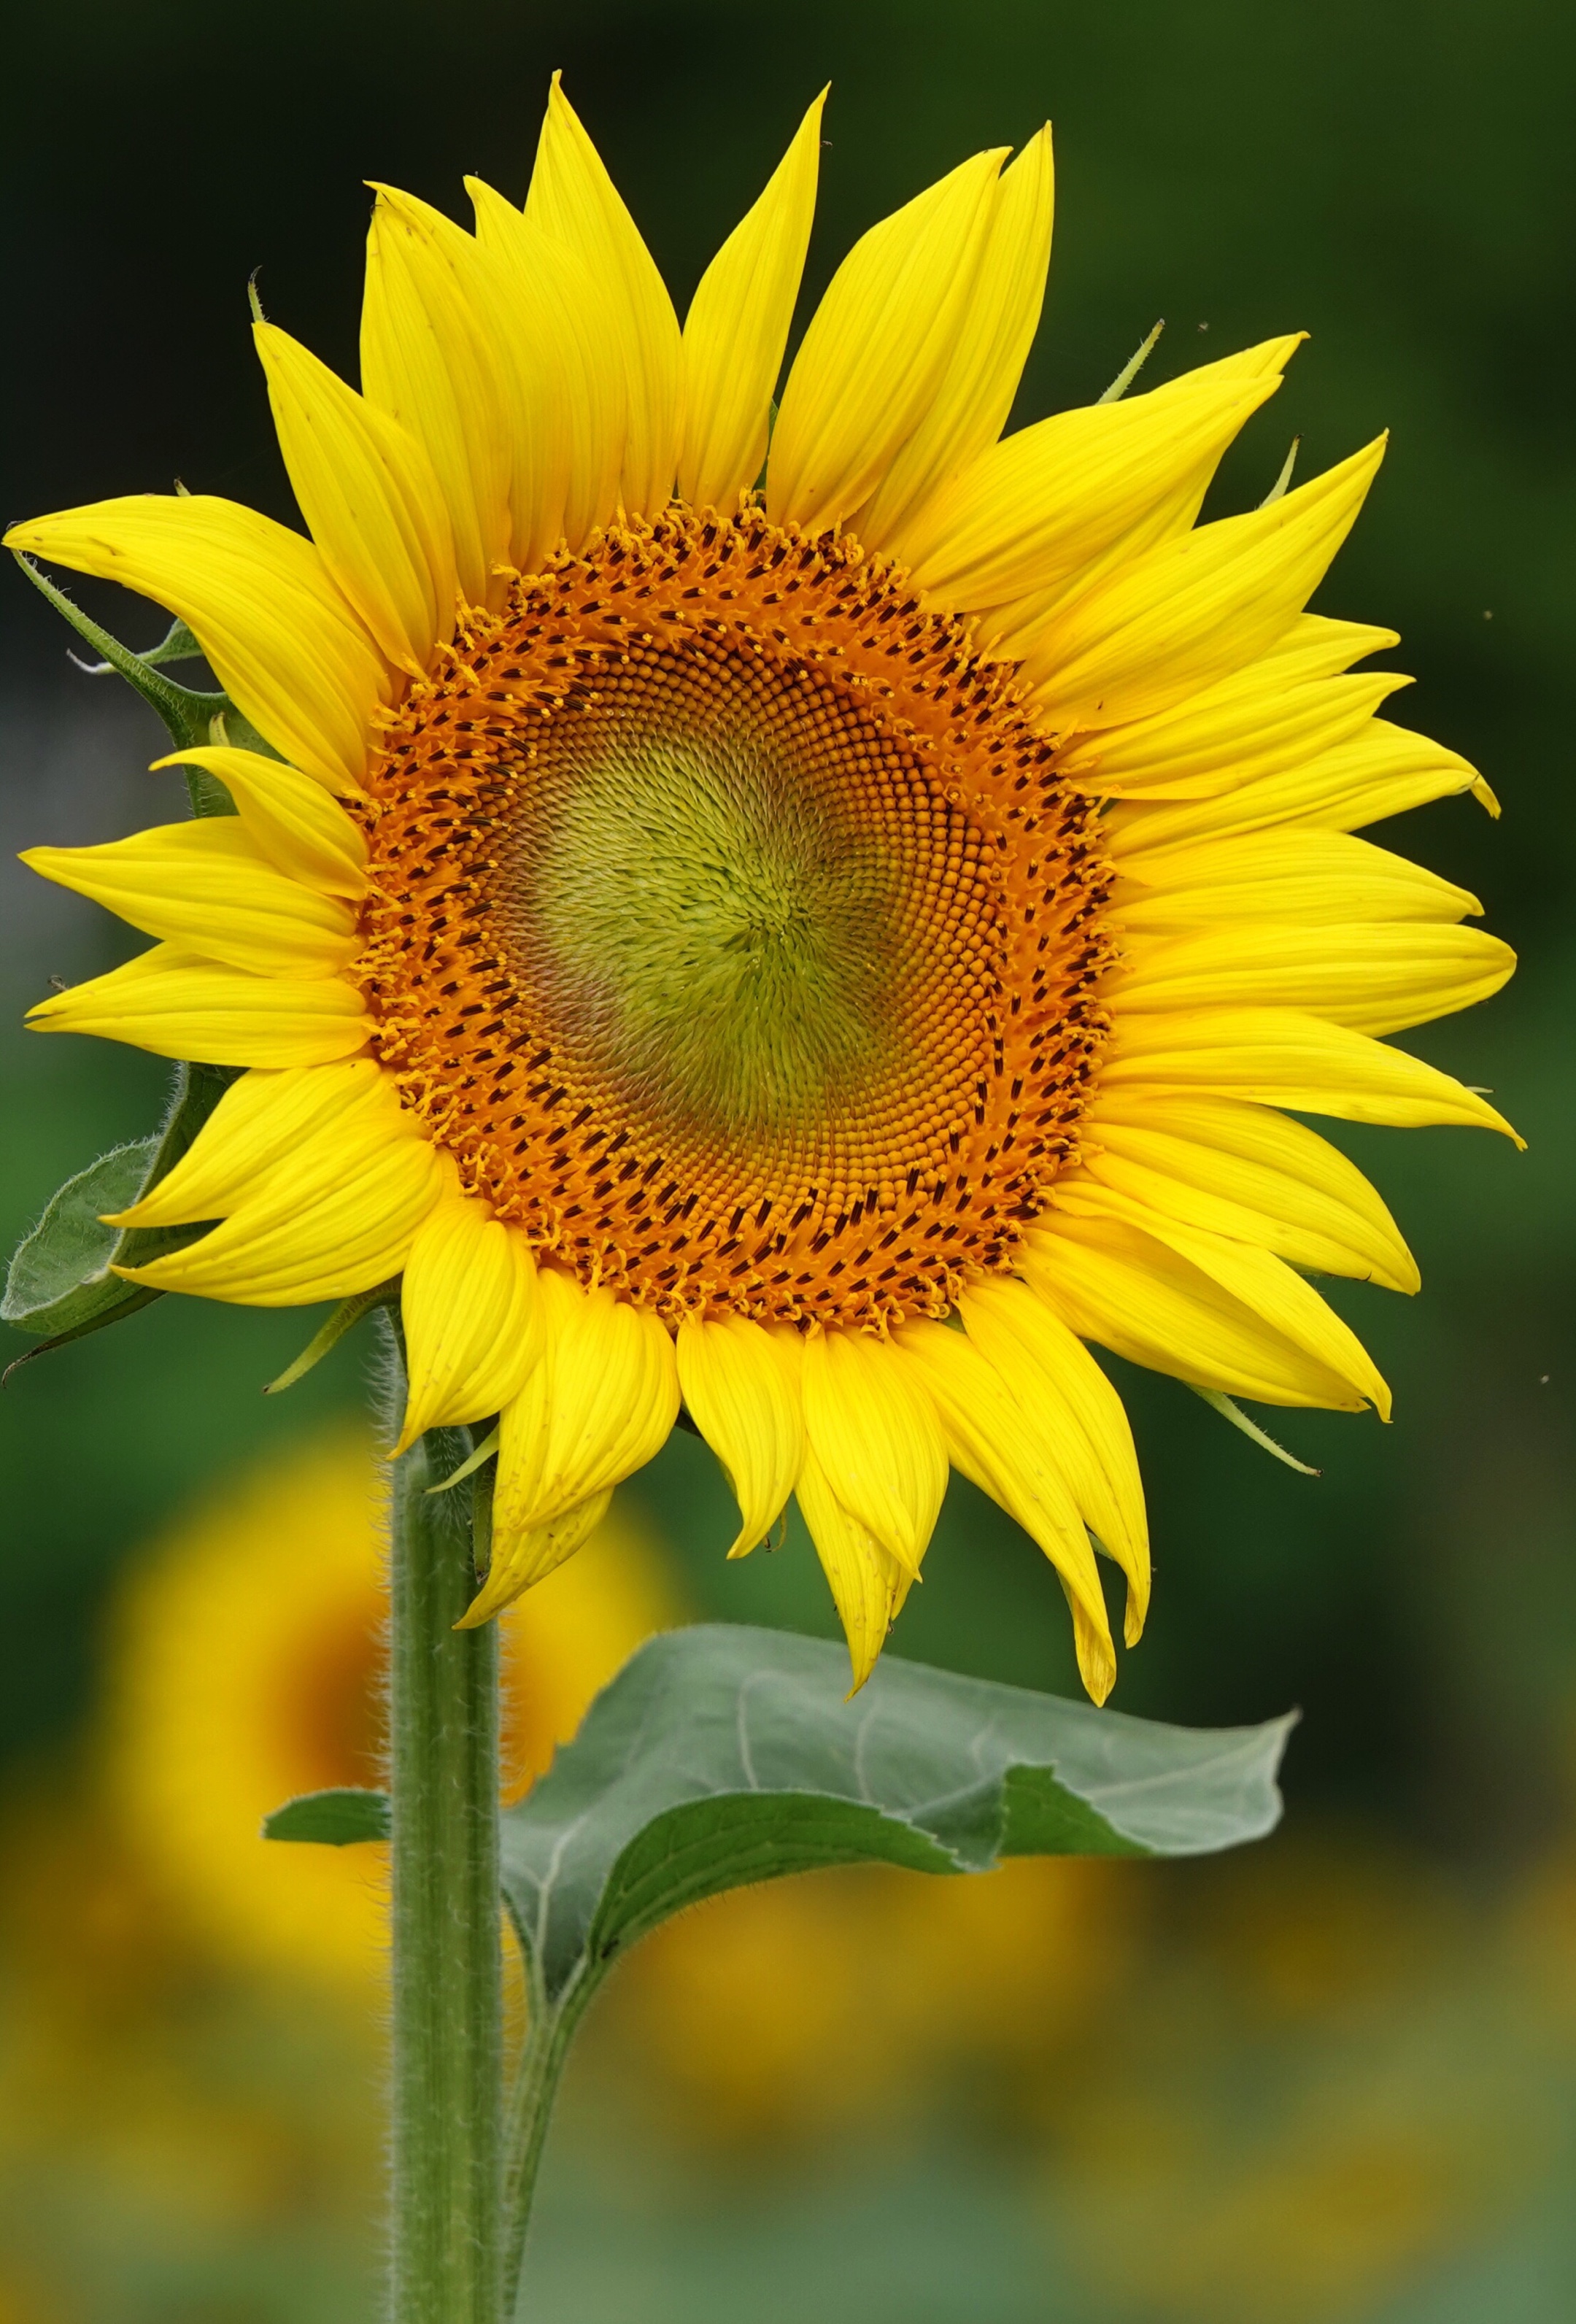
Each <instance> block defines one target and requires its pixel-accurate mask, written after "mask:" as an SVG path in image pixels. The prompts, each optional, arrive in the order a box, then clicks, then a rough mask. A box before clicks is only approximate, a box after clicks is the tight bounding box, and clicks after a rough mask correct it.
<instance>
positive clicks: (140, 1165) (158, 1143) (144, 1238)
mask: <svg viewBox="0 0 1576 2324" xmlns="http://www.w3.org/2000/svg"><path fill="white" fill-rule="evenodd" d="M234 1079H235V1073H234V1071H233V1070H232V1069H231V1068H230V1067H229V1066H226V1065H181V1066H180V1067H179V1068H178V1070H177V1072H176V1076H175V1084H174V1088H173V1090H172V1092H171V1102H170V1110H169V1112H168V1113H167V1114H166V1116H165V1119H164V1126H163V1128H162V1129H161V1130H159V1131H158V1132H157V1133H156V1134H155V1135H154V1136H153V1137H152V1138H142V1139H136V1140H135V1141H134V1143H133V1144H131V1145H128V1146H117V1147H115V1148H114V1149H113V1150H112V1151H111V1152H110V1153H108V1154H103V1155H100V1157H99V1158H98V1160H97V1162H93V1163H89V1165H88V1168H87V1169H86V1170H79V1171H78V1174H77V1176H75V1177H74V1178H69V1179H68V1180H67V1181H66V1184H65V1185H63V1186H61V1187H60V1188H59V1189H58V1190H57V1192H56V1193H55V1194H54V1195H53V1196H52V1197H51V1200H50V1203H49V1204H48V1206H47V1208H46V1209H45V1211H44V1214H43V1216H42V1218H41V1219H40V1221H39V1222H38V1224H37V1226H36V1227H34V1228H33V1230H32V1233H31V1234H29V1235H26V1236H24V1237H23V1240H22V1242H21V1243H20V1244H19V1245H18V1246H17V1249H16V1251H15V1253H14V1257H13V1259H12V1261H11V1266H10V1268H9V1270H8V1272H7V1275H6V1278H5V1295H4V1296H3V1297H0V1322H5V1323H14V1324H15V1325H16V1326H17V1327H18V1329H19V1330H21V1331H23V1332H32V1333H37V1334H38V1335H39V1337H40V1340H41V1344H40V1345H39V1346H38V1347H36V1348H30V1349H29V1350H28V1351H27V1354H26V1355H25V1356H23V1358H21V1359H20V1360H21V1361H22V1362H23V1363H27V1362H30V1361H31V1360H32V1358H33V1357H34V1356H41V1355H45V1354H47V1353H48V1352H49V1351H50V1350H51V1349H52V1348H59V1347H63V1346H64V1345H65V1344H66V1342H68V1341H69V1340H80V1339H82V1338H84V1337H86V1335H87V1334H88V1333H89V1332H98V1331H102V1330H103V1328H104V1326H105V1325H106V1323H120V1322H121V1321H122V1320H123V1319H124V1317H125V1316H127V1315H134V1314H135V1313H136V1311H137V1309H138V1308H139V1307H146V1306H147V1305H149V1304H150V1303H151V1302H152V1301H153V1300H155V1299H160V1298H162V1296H163V1294H162V1292H159V1291H152V1290H150V1289H148V1288H147V1287H146V1286H144V1285H143V1284H140V1283H127V1282H126V1281H124V1278H123V1277H120V1276H118V1275H112V1274H111V1273H110V1268H111V1267H112V1265H113V1266H119V1267H138V1266H143V1265H144V1264H145V1263H146V1262H147V1261H148V1260H149V1259H157V1258H159V1257H160V1256H161V1254H162V1253H163V1252H165V1251H170V1250H183V1249H184V1248H185V1246H186V1245H187V1244H188V1243H189V1242H190V1241H192V1240H194V1239H195V1238H196V1237H197V1236H198V1235H199V1234H201V1233H202V1232H203V1231H204V1228H203V1227H202V1226H201V1225H195V1226H179V1227H129V1228H126V1229H124V1230H122V1229H120V1228H117V1227H106V1225H104V1224H103V1222H102V1219H101V1216H100V1213H103V1212H106V1211H111V1212H114V1211H124V1210H125V1209H127V1208H128V1207H129V1206H130V1204H131V1203H134V1202H135V1201H136V1200H137V1198H138V1196H139V1195H140V1194H146V1193H147V1191H148V1189H149V1187H150V1186H154V1185H157V1184H158V1182H159V1180H160V1179H161V1178H162V1177H164V1176H166V1175H167V1174H168V1173H169V1172H170V1171H171V1170H172V1169H173V1168H174V1167H175V1165H176V1163H177V1162H179V1161H180V1157H181V1156H182V1155H183V1154H184V1153H185V1152H186V1150H187V1148H189V1146H190V1144H191V1142H192V1140H193V1139H195V1138H196V1136H197V1133H198V1130H200V1129H201V1128H202V1126H203V1123H204V1122H205V1121H206V1120H207V1118H208V1116H209V1114H210V1113H211V1112H212V1111H213V1110H214V1108H215V1106H216V1105H217V1103H218V1102H219V1099H220V1098H221V1097H222V1096H223V1095H224V1093H225V1091H226V1089H227V1088H228V1087H229V1085H230V1084H231V1082H232V1081H233V1080H234ZM10 1369H12V1370H14V1369H15V1366H14V1365H13V1366H11V1367H10Z"/></svg>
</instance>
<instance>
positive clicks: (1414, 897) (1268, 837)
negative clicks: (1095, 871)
mask: <svg viewBox="0 0 1576 2324" xmlns="http://www.w3.org/2000/svg"><path fill="white" fill-rule="evenodd" d="M1482 908H1483V907H1482V906H1481V904H1479V901H1478V899H1477V898H1476V896H1474V895H1471V894H1470V893H1469V892H1468V890H1466V889H1465V888H1458V887H1456V886H1455V885H1454V884H1453V883H1452V881H1449V880H1442V879H1441V878H1440V877H1439V875H1438V874H1437V872H1433V871H1425V870H1424V867H1423V865H1422V864H1421V863H1412V862H1408V861H1407V860H1406V858H1405V856H1404V855H1392V854H1391V853H1390V852H1389V850H1388V849H1387V848H1384V847H1375V846H1373V845H1371V844H1370V843H1369V841H1368V840H1366V839H1353V838H1351V837H1350V835H1348V834H1347V833H1345V832H1338V831H1328V832H1327V831H1314V830H1310V829H1306V828H1295V829H1293V830H1290V831H1282V830H1274V829H1272V830H1267V831H1257V832H1250V833H1247V834H1244V835H1242V836H1240V837H1239V838H1235V839H1217V840H1204V841H1201V842H1200V843H1198V844H1196V845H1194V846H1192V847H1167V848H1152V849H1148V850H1146V852H1145V853H1143V854H1141V855H1137V856H1135V857H1134V858H1133V859H1132V871H1131V873H1130V875H1129V876H1128V877H1126V878H1124V879H1120V880H1119V881H1118V882H1117V885H1116V892H1115V894H1114V895H1113V897H1112V899H1111V910H1112V913H1113V916H1114V917H1115V918H1117V919H1118V920H1119V921H1120V925H1121V928H1122V931H1123V934H1124V935H1125V936H1129V937H1134V936H1142V937H1143V938H1145V939H1146V940H1153V939H1154V938H1157V937H1162V936H1191V935H1193V934H1194V933H1195V932H1199V931H1203V930H1204V929H1207V928H1221V927H1229V926H1230V925H1232V924H1234V923H1235V922H1237V921H1240V920H1276V921H1277V922H1279V923H1280V925H1281V926H1283V927H1328V928H1331V929H1334V928H1338V927H1341V925H1342V924H1343V923H1345V922H1348V921H1359V922H1360V921H1364V920H1369V921H1379V920H1432V921H1439V922H1442V923H1448V922H1450V921H1453V920H1459V919H1461V918H1465V917H1466V916H1468V915H1471V916H1473V917H1476V916H1477V915H1478V914H1479V913H1480V912H1481V911H1482Z"/></svg>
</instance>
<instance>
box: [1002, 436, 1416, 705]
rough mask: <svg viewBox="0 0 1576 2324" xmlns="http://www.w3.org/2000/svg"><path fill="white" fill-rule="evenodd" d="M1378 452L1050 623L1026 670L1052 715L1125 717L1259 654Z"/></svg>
mask: <svg viewBox="0 0 1576 2324" xmlns="http://www.w3.org/2000/svg"><path fill="white" fill-rule="evenodd" d="M1383 455H1384V439H1383V438H1379V439H1378V441H1377V442H1376V443H1373V444H1370V445H1369V446H1367V447H1366V448H1365V449H1364V450H1362V451H1360V452H1357V453H1354V454H1353V455H1352V457H1351V458H1350V459H1349V460H1343V461H1342V462H1341V464H1340V466H1338V467H1334V468H1330V469H1328V470H1326V472H1325V474H1324V475H1322V476H1316V477H1314V479H1313V482H1312V483H1311V484H1304V485H1302V486H1301V487H1300V488H1299V489H1298V490H1297V491H1295V492H1291V493H1286V495H1285V496H1284V497H1283V498H1282V499H1280V500H1278V501H1275V502H1272V503H1271V504H1270V505H1269V506H1268V507H1267V508H1259V509H1253V510H1250V511H1249V512H1248V514H1247V515H1245V516H1230V517H1222V518H1221V521H1219V522H1218V523H1216V524H1206V525H1201V526H1199V527H1198V529H1197V530H1195V531H1193V532H1189V533H1186V534H1184V536H1183V537H1182V539H1179V540H1173V541H1169V542H1167V543H1166V545H1165V546H1164V547H1163V548H1160V549H1154V550H1152V551H1151V552H1150V554H1149V555H1148V556H1147V557H1145V558H1140V560H1139V561H1138V564H1137V566H1135V567H1124V568H1123V569H1120V570H1119V571H1117V572H1115V573H1113V574H1112V575H1111V576H1110V577H1109V578H1108V580H1107V581H1106V582H1105V584H1104V586H1102V587H1101V588H1098V589H1095V590H1093V591H1092V592H1091V593H1090V594H1089V595H1087V596H1081V597H1079V598H1078V599H1077V600H1076V601H1075V602H1074V604H1071V605H1070V606H1069V607H1068V609H1067V611H1066V613H1064V614H1063V615H1061V616H1059V617H1055V618H1053V619H1052V620H1050V621H1049V622H1046V625H1045V627H1044V629H1043V630H1042V631H1041V632H1040V633H1039V636H1038V637H1037V640H1036V641H1035V644H1034V647H1033V650H1031V651H1030V652H1029V653H1028V655H1027V656H1026V657H1025V659H1024V665H1023V675H1024V678H1025V680H1026V681H1027V683H1028V685H1029V686H1030V687H1033V688H1034V689H1035V699H1036V701H1037V704H1038V705H1039V706H1040V708H1041V710H1042V712H1043V715H1045V716H1046V719H1047V720H1048V722H1049V723H1050V724H1053V725H1054V726H1055V727H1056V728H1057V729H1058V730H1059V731H1061V732H1063V733H1067V732H1070V731H1071V730H1072V729H1074V728H1075V727H1103V726H1116V725H1121V724H1125V723H1126V722H1127V721H1129V720H1130V719H1134V718H1142V717H1146V716H1148V715H1152V714H1153V713H1155V712H1156V711H1159V710H1165V709H1166V708H1168V707H1170V706H1171V705H1173V704H1175V703H1178V702H1184V701H1185V700H1186V699H1187V697H1188V696H1190V695H1193V694H1197V693H1200V692H1201V691H1202V690H1203V687H1206V686H1210V685H1212V684H1213V683H1214V682H1215V681H1216V680H1217V679H1219V678H1224V677H1225V676H1226V675H1227V674H1228V672H1229V671H1231V670H1234V669H1241V668H1242V667H1243V666H1244V665H1245V664H1246V663H1248V662H1250V661H1252V660H1254V659H1256V658H1257V657H1258V655H1260V654H1262V653H1263V652H1264V651H1265V650H1266V649H1267V647H1269V646H1271V645H1273V644H1274V642H1275V641H1276V639H1277V638H1279V637H1282V636H1284V635H1285V633H1286V631H1287V630H1288V629H1290V627H1291V625H1292V623H1293V622H1294V621H1295V619H1296V617H1297V615H1298V613H1301V611H1302V609H1303V607H1304V605H1305V604H1306V603H1307V601H1308V599H1309V597H1310V596H1312V595H1313V591H1314V589H1315V588H1317V586H1318V585H1319V583H1320V581H1321V580H1322V579H1323V576H1324V573H1325V570H1326V568H1327V567H1328V566H1329V564H1330V562H1331V559H1332V558H1333V557H1334V555H1335V552H1336V550H1337V549H1339V548H1340V546H1341V542H1342V541H1343V540H1344V539H1345V538H1346V536H1347V534H1348V532H1349V531H1350V530H1351V526H1352V523H1353V521H1354V520H1355V518H1356V516H1357V512H1358V510H1359V508H1360V507H1361V505H1362V502H1363V496H1364V494H1365V493H1367V491H1368V488H1369V484H1371V483H1372V481H1373V476H1374V472H1375V470H1376V469H1377V468H1378V464H1379V461H1380V459H1381V458H1382V457H1383Z"/></svg>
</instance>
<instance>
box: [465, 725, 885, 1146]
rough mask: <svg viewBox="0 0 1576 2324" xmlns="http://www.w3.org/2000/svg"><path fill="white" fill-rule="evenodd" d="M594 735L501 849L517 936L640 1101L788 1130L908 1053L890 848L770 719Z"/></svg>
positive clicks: (566, 1018) (541, 980)
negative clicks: (668, 732)
mask: <svg viewBox="0 0 1576 2324" xmlns="http://www.w3.org/2000/svg"><path fill="white" fill-rule="evenodd" d="M587 739H588V740H589V738H587ZM602 739H603V743H604V747H603V748H602V749H601V750H600V751H599V752H597V753H596V754H595V755H590V754H588V755H587V757H586V758H585V759H582V760H581V761H580V762H579V764H578V765H577V766H576V768H575V769H574V771H573V775H572V779H568V780H567V781H564V782H561V783H559V784H557V785H555V786H554V787H553V788H554V791H555V794H556V795H555V796H554V797H552V798H544V799H543V800H541V802H540V806H539V813H538V816H536V817H535V818H533V822H534V829H533V831H532V832H531V833H530V835H529V837H528V838H525V844H522V845H521V848H520V849H519V851H518V853H516V857H515V861H514V862H513V864H512V866H511V867H510V871H511V873H512V877H511V878H510V880H509V887H510V890H511V891H512V908H507V907H506V908H505V912H504V918H505V920H506V923H509V924H512V925H510V935H511V937H512V950H513V951H514V952H515V954H516V956H517V958H520V957H521V956H523V964H525V965H527V967H528V972H529V975H530V982H531V983H532V984H533V985H534V987H535V989H536V991H537V992H538V994H539V997H540V999H541V1000H542V1001H544V1002H545V1003H546V1006H547V1014H548V1020H549V1023H550V1024H551V1026H552V1028H553V1029H554V1031H555V1033H556V1034H557V1036H558V1039H559V1040H560V1041H561V1042H562V1043H563V1045H564V1048H565V1052H566V1056H567V1057H568V1058H572V1059H573V1061H574V1063H575V1064H576V1066H577V1067H578V1068H579V1069H580V1071H581V1073H582V1074H587V1075H589V1076H590V1077H592V1078H594V1080H596V1081H600V1082H602V1083H604V1084H605V1085H606V1086H607V1088H608V1089H609V1091H610V1092H611V1093H614V1094H616V1095H617V1096H618V1097H620V1098H621V1099H622V1101H623V1102H625V1103H626V1104H628V1105H629V1106H631V1108H634V1109H635V1110H637V1111H639V1112H640V1113H641V1114H642V1115H644V1116H645V1118H646V1119H647V1120H652V1121H655V1122H656V1123H658V1124H659V1125H661V1126H663V1127H664V1128H668V1127H671V1128H677V1127H679V1126H683V1127H685V1128H687V1129H688V1130H691V1131H696V1130H699V1131H702V1132H705V1133H709V1134H711V1135H713V1136H714V1137H717V1138H719V1139H723V1141H724V1142H726V1143H728V1144H736V1143H740V1142H742V1143H746V1144H748V1145H749V1146H751V1148H754V1149H755V1150H756V1151H757V1152H758V1153H759V1152H760V1149H761V1148H762V1147H763V1145H766V1146H770V1144H771V1143H772V1142H773V1141H774V1140H776V1139H781V1138H783V1137H784V1136H785V1135H786V1136H787V1137H788V1139H789V1140H790V1141H791V1143H792V1144H793V1145H794V1146H796V1147H802V1145H803V1142H804V1138H805V1133H806V1130H813V1129H814V1126H815V1125H816V1124H817V1123H825V1121H826V1120H827V1119H828V1117H829V1116H830V1117H832V1118H833V1119H836V1118H838V1117H842V1118H843V1119H846V1117H847V1115H848V1113H849V1111H850V1110H851V1109H853V1108H857V1106H858V1105H859V1102H860V1100H861V1097H862V1095H863V1094H866V1093H869V1092H870V1091H871V1090H872V1089H873V1088H874V1087H875V1086H876V1085H877V1084H880V1083H881V1082H883V1081H886V1080H887V1079H888V1077H889V1075H890V1074H891V1072H892V1070H893V1068H894V1065H900V1064H901V1059H902V1053H903V1050H904V1048H905V1047H906V1045H905V1043H904V1042H903V1040H902V1037H901V1035H900V1034H899V1031H898V1029H897V1027H896V1025H895V1023H894V1021H893V1010H892V1006H891V998H892V993H893V989H894V982H895V978H896V972H897V970H898V966H899V962H900V960H901V957H902V953H903V950H904V946H903V943H902V935H901V930H902V922H903V918H904V914H903V911H902V898H903V890H904V887H905V884H906V883H905V881H904V877H903V870H902V862H901V855H900V851H899V850H897V849H895V848H894V847H893V846H892V844H891V837H892V835H890V834H886V835H883V833H882V832H881V831H880V829H879V828H877V829H871V828H868V827H866V828H861V827H860V824H859V822H858V820H857V819H856V818H853V817H851V816H849V815H848V813H847V812H846V811H845V809H844V807H843V802H841V801H840V800H839V799H838V798H837V797H836V795H835V793H834V791H832V790H831V789H830V788H829V787H828V786H826V785H825V784H824V783H817V782H816V781H815V780H814V779H806V778H805V777H804V775H803V773H802V770H798V769H796V768H794V767H793V766H791V765H790V764H788V762H787V761H786V759H785V758H784V757H783V756H782V755H781V754H780V752H779V749H778V748H777V747H776V746H775V744H774V742H773V741H772V739H771V738H760V739H759V740H757V739H753V738H751V737H749V736H745V737H743V738H742V739H741V738H739V737H737V736H718V735H716V734H714V733H704V732H703V733H698V734H696V733H688V734H684V735H682V736H676V737H670V738H662V737H656V736H642V737H638V738H632V737H630V736H629V735H628V734H627V733H626V734H622V735H620V736H619V737H618V738H617V740H616V742H613V744H612V747H607V742H608V738H606V737H604V738H602ZM523 836H524V835H522V837H523ZM896 981H897V982H900V979H899V980H896Z"/></svg>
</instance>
